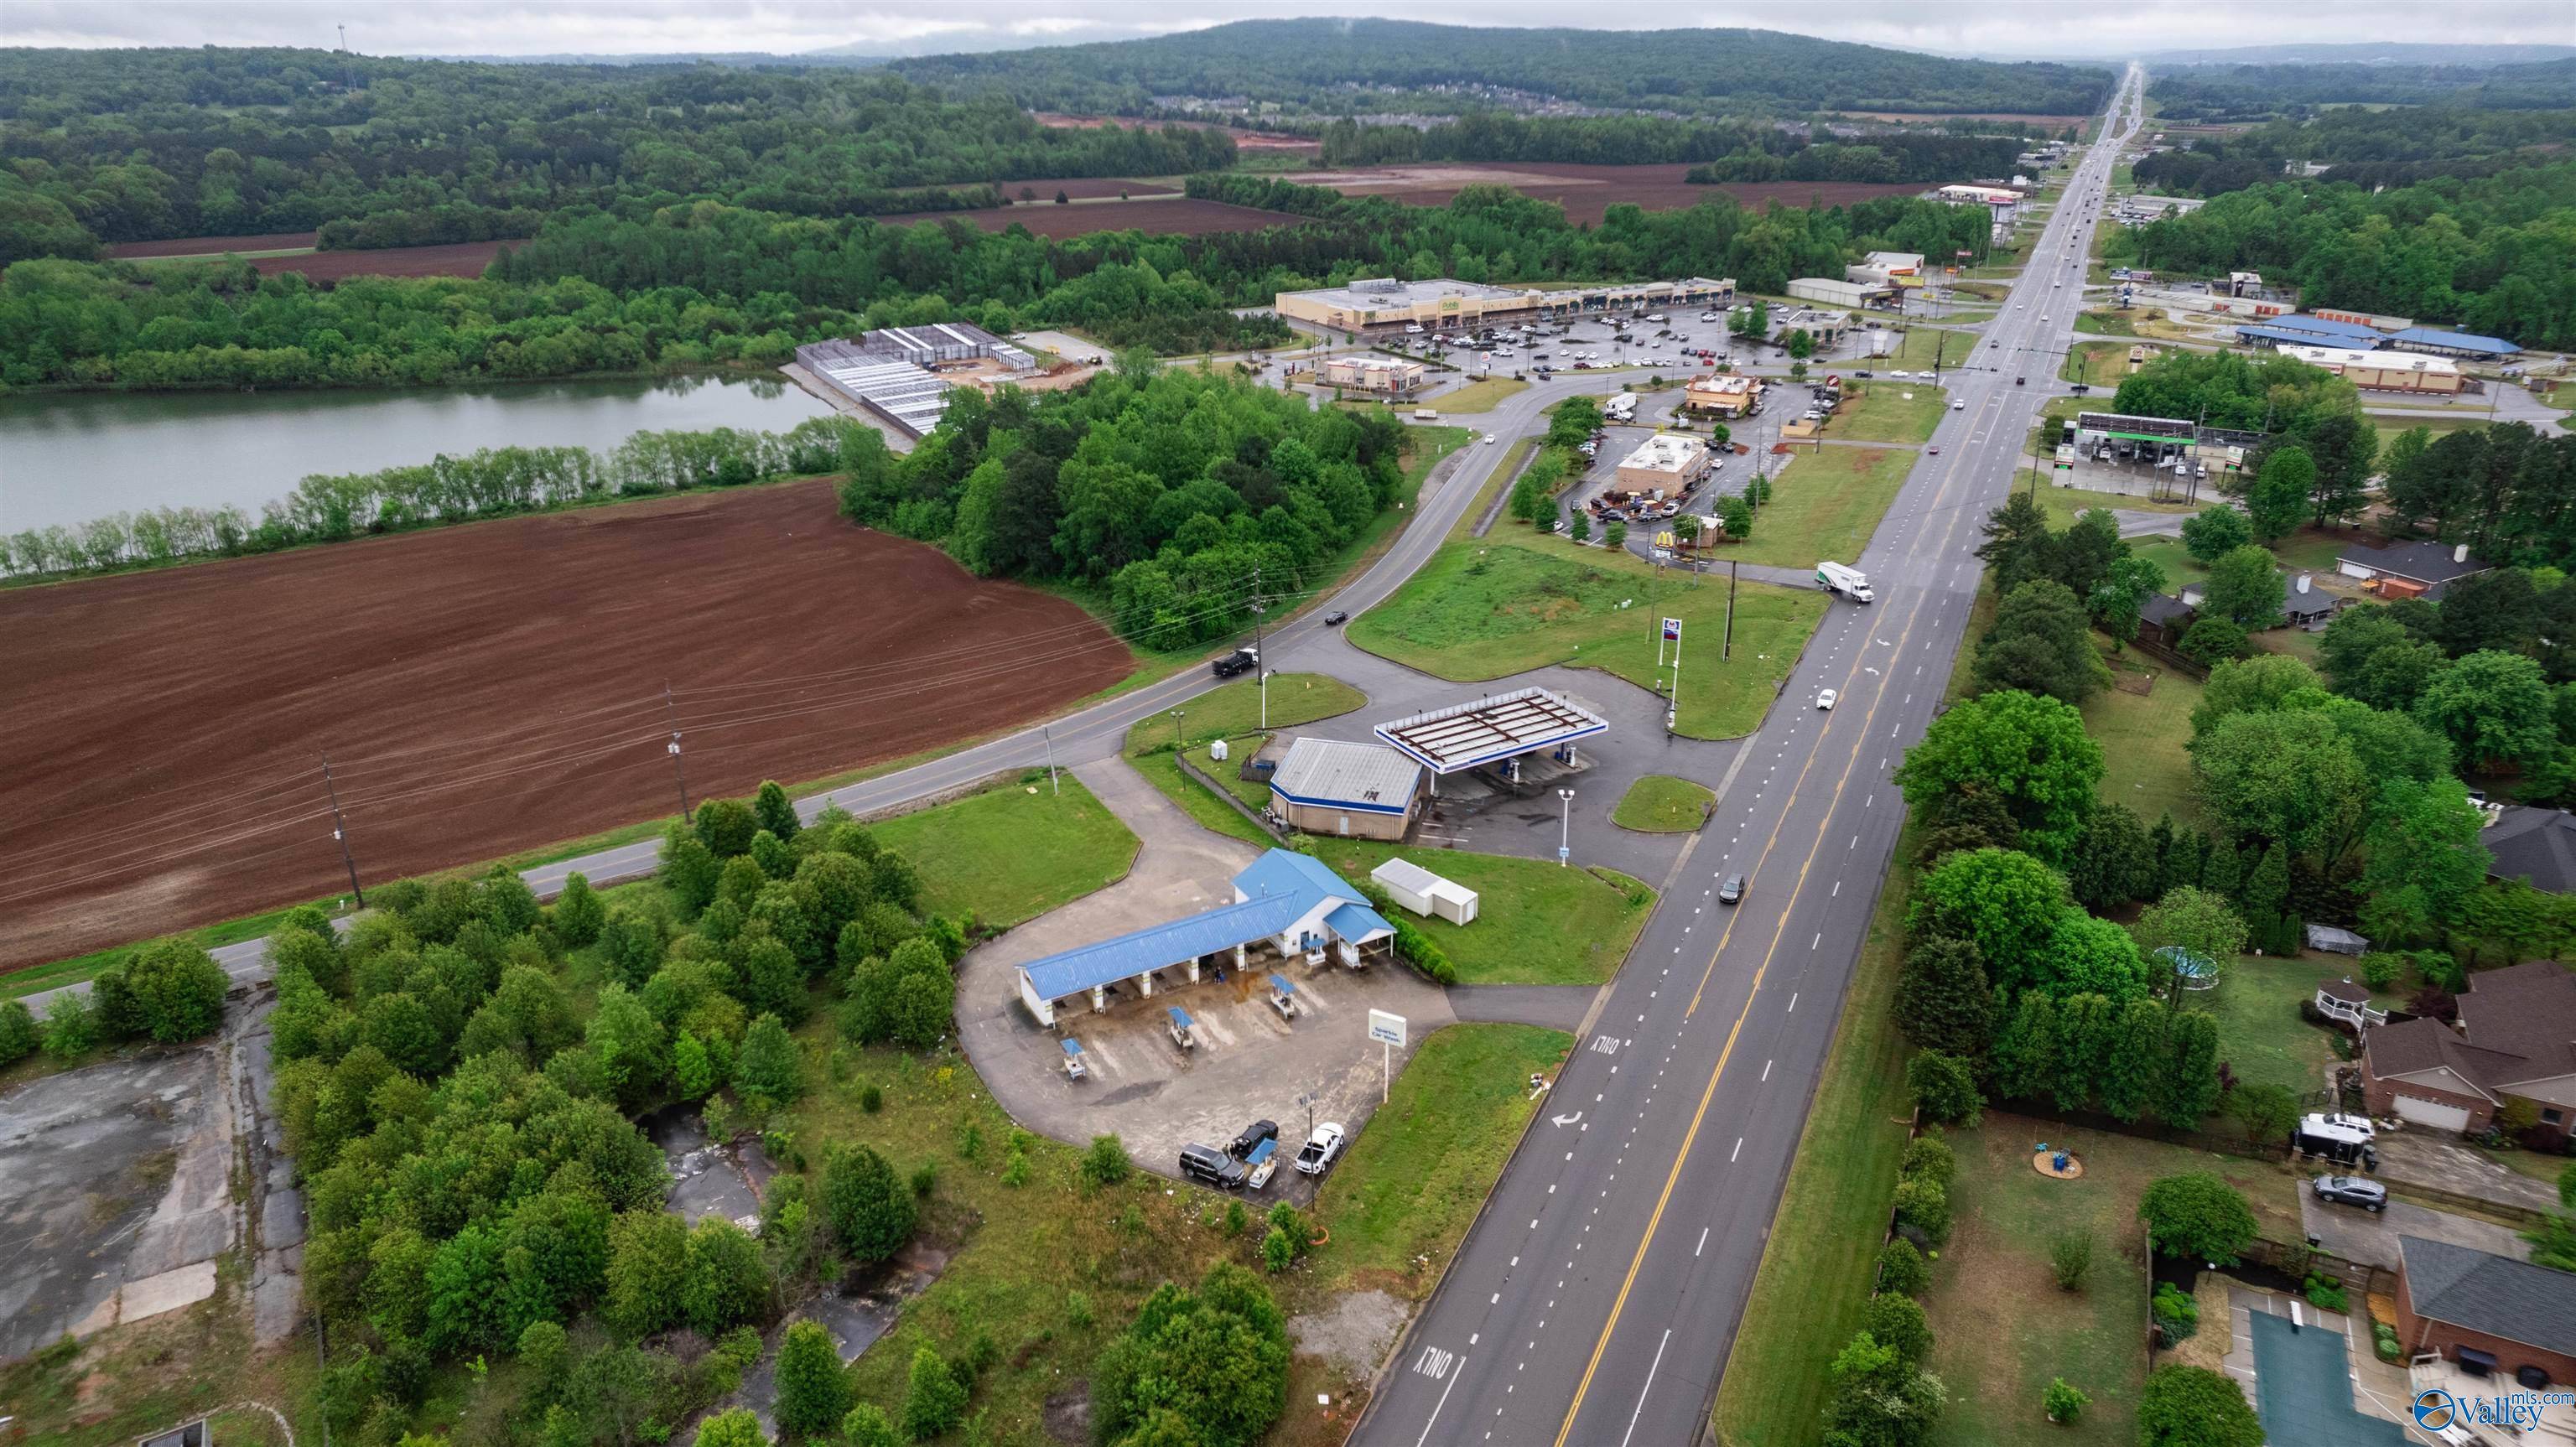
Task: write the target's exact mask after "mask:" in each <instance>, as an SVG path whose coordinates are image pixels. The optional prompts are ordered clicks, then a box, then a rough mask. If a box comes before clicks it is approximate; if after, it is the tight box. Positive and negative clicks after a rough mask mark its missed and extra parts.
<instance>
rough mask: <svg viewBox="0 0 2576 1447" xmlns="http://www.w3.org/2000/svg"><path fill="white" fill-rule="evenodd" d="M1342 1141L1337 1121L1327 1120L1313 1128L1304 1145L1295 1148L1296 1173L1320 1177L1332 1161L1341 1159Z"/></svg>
mask: <svg viewBox="0 0 2576 1447" xmlns="http://www.w3.org/2000/svg"><path fill="white" fill-rule="evenodd" d="M1343 1139H1344V1136H1343V1133H1342V1127H1341V1124H1340V1123H1339V1122H1338V1121H1329V1120H1328V1121H1326V1122H1324V1123H1323V1124H1322V1125H1319V1126H1317V1127H1315V1133H1314V1134H1313V1135H1311V1136H1308V1137H1307V1138H1306V1143H1305V1144H1304V1145H1302V1146H1300V1147H1298V1148H1297V1169H1298V1171H1299V1172H1300V1173H1302V1174H1304V1175H1309V1176H1320V1175H1322V1174H1323V1173H1324V1172H1325V1171H1326V1170H1328V1169H1330V1168H1331V1166H1332V1164H1333V1162H1334V1161H1336V1160H1339V1159H1340V1158H1341V1154H1342V1141H1343Z"/></svg>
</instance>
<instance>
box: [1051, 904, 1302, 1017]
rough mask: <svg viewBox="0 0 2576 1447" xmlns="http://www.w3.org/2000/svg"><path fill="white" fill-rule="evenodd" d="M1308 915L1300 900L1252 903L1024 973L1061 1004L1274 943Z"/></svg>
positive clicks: (1067, 955)
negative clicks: (1149, 974)
mask: <svg viewBox="0 0 2576 1447" xmlns="http://www.w3.org/2000/svg"><path fill="white" fill-rule="evenodd" d="M1305 912H1306V904H1305V901H1303V900H1300V899H1293V898H1269V899H1248V900H1245V901H1244V902H1243V903H1241V904H1229V905H1222V906H1219V907H1218V908H1216V909H1211V910H1206V911H1204V912H1202V913H1199V914H1194V915H1190V916H1188V917H1187V918H1184V919H1176V920H1173V921H1171V922H1170V923H1168V924H1158V925H1153V926H1150V927H1148V928H1145V929H1140V930H1137V931H1135V932H1133V933H1130V934H1123V935H1120V936H1118V937H1117V938H1116V939H1108V940H1102V941H1101V942H1100V943H1098V944H1095V945H1084V946H1082V947H1081V948H1080V949H1072V950H1066V951H1064V952H1063V953H1061V954H1054V955H1049V956H1047V957H1046V958H1044V959H1041V960H1031V961H1030V962H1029V963H1027V964H1025V965H1022V966H1020V969H1021V970H1022V971H1023V972H1024V973H1026V974H1027V975H1028V977H1029V983H1030V984H1031V985H1032V986H1034V987H1036V989H1037V992H1038V995H1039V996H1040V997H1041V998H1043V999H1048V1000H1061V999H1064V998H1066V997H1067V996H1071V995H1079V994H1082V993H1083V992H1084V991H1087V990H1091V989H1094V988H1096V987H1098V986H1101V985H1106V984H1110V983H1112V982H1113V981H1117V980H1125V979H1132V978H1134V977H1135V976H1137V975H1141V974H1143V973H1145V972H1146V971H1147V970H1155V969H1160V968H1162V967H1163V966H1165V965H1177V964H1182V963H1184V962H1186V961H1189V960H1194V959H1197V958H1198V957H1199V956H1201V955H1209V954H1214V953H1216V952H1217V951H1218V950H1226V949H1232V948H1234V947H1235V946H1236V945H1244V944H1250V943H1252V942H1253V941H1254V940H1259V939H1268V938H1269V937H1271V936H1272V935H1275V934H1277V933H1279V932H1280V931H1281V930H1284V929H1286V928H1287V927H1288V926H1289V925H1291V924H1294V923H1296V920H1297V916H1299V915H1301V914H1304V913H1305Z"/></svg>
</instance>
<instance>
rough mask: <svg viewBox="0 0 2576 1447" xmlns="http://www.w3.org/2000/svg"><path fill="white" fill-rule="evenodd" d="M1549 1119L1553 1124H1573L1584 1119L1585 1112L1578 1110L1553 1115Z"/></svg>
mask: <svg viewBox="0 0 2576 1447" xmlns="http://www.w3.org/2000/svg"><path fill="white" fill-rule="evenodd" d="M1547 1119H1548V1123H1549V1124H1551V1125H1572V1124H1574V1123H1575V1122H1576V1121H1578V1120H1581V1119H1583V1112H1581V1111H1579V1110H1578V1111H1576V1112H1575V1113H1574V1114H1572V1115H1552V1116H1549V1117H1548V1118H1547Z"/></svg>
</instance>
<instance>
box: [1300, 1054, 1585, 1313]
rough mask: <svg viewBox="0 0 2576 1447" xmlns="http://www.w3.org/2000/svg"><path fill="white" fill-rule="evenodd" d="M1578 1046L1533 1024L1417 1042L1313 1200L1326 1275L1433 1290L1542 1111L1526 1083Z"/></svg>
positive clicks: (1358, 1284)
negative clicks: (1327, 1237)
mask: <svg viewBox="0 0 2576 1447" xmlns="http://www.w3.org/2000/svg"><path fill="white" fill-rule="evenodd" d="M1573 1045H1574V1037H1573V1036H1571V1035H1568V1034H1566V1033H1564V1032H1563V1031H1561V1030H1543V1029H1540V1028H1538V1027H1537V1026H1534V1025H1451V1026H1449V1027H1447V1028H1446V1029H1443V1030H1440V1031H1438V1032H1437V1033H1435V1034H1433V1035H1432V1036H1431V1038H1430V1039H1428V1040H1425V1041H1423V1042H1422V1048H1421V1049H1420V1050H1418V1051H1416V1052H1415V1053H1414V1056H1413V1060H1412V1063H1410V1064H1408V1065H1406V1066H1405V1067H1404V1073H1403V1074H1402V1075H1400V1076H1397V1077H1396V1080H1395V1088H1394V1090H1393V1092H1392V1093H1391V1094H1389V1096H1388V1097H1387V1102H1386V1104H1384V1105H1382V1106H1379V1107H1378V1110H1377V1114H1375V1115H1373V1116H1370V1117H1369V1121H1368V1127H1367V1128H1366V1129H1365V1130H1362V1131H1361V1132H1360V1134H1359V1139H1358V1140H1356V1141H1354V1142H1353V1143H1352V1145H1351V1149H1350V1154H1349V1155H1348V1156H1347V1157H1345V1158H1344V1159H1343V1161H1342V1163H1341V1164H1340V1165H1339V1166H1337V1167H1335V1168H1334V1170H1333V1173H1332V1174H1331V1175H1330V1176H1328V1177H1326V1178H1325V1180H1324V1189H1323V1190H1322V1191H1321V1192H1319V1193H1318V1194H1317V1195H1316V1197H1315V1206H1314V1211H1315V1216H1316V1219H1317V1220H1318V1221H1320V1222H1321V1223H1322V1224H1323V1227H1324V1229H1325V1230H1327V1231H1329V1232H1331V1233H1332V1240H1331V1242H1330V1243H1329V1244H1327V1245H1326V1246H1325V1247H1324V1248H1323V1252H1322V1255H1321V1257H1320V1259H1319V1261H1318V1266H1319V1269H1320V1271H1321V1272H1322V1273H1323V1276H1324V1279H1325V1280H1326V1281H1327V1282H1328V1283H1329V1284H1331V1285H1334V1286H1337V1287H1349V1288H1363V1287H1377V1288H1382V1289H1387V1288H1391V1289H1394V1290H1396V1291H1397V1293H1398V1294H1399V1295H1402V1296H1406V1297H1408V1298H1411V1299H1416V1300H1418V1299H1420V1298H1422V1297H1424V1296H1427V1295H1429V1294H1430V1291H1431V1287H1432V1284H1433V1283H1434V1282H1437V1281H1438V1280H1439V1279H1440V1273H1441V1272H1443V1271H1445V1270H1447V1269H1448V1267H1449V1259H1450V1257H1451V1256H1452V1255H1453V1254H1455V1252H1456V1251H1457V1249H1458V1243H1459V1242H1460V1241H1461V1240H1463V1239H1465V1237H1466V1234H1467V1227H1468V1225H1469V1224H1470V1223H1471V1222H1473V1221H1474V1220H1475V1219H1476V1212H1477V1210H1478V1208H1480V1207H1481V1206H1483V1204H1484V1201H1485V1193H1486V1192H1488V1191H1490V1190H1492V1189H1493V1185H1494V1180H1495V1178H1496V1177H1498V1176H1500V1175H1501V1174H1502V1170H1503V1162H1504V1161H1505V1160H1507V1159H1509V1158H1510V1156H1511V1153H1512V1147H1513V1145H1514V1144H1515V1143H1516V1142H1518V1141H1519V1140H1520V1138H1521V1133H1522V1131H1523V1130H1524V1129H1526V1128H1527V1127H1528V1125H1529V1120H1530V1116H1531V1115H1533V1114H1534V1113H1536V1111H1537V1110H1538V1106H1539V1101H1534V1100H1532V1099H1531V1098H1530V1092H1529V1086H1528V1081H1529V1077H1530V1076H1531V1075H1533V1074H1536V1075H1544V1076H1547V1077H1548V1078H1550V1079H1554V1078H1555V1075H1556V1071H1557V1067H1558V1066H1559V1065H1561V1064H1563V1063H1564V1061H1565V1055H1566V1052H1567V1051H1568V1050H1570V1049H1572V1048H1573ZM1542 1099H1543V1097H1542Z"/></svg>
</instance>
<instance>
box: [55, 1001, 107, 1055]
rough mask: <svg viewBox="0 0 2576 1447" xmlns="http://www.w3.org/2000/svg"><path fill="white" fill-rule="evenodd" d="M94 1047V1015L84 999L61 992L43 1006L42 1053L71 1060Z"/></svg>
mask: <svg viewBox="0 0 2576 1447" xmlns="http://www.w3.org/2000/svg"><path fill="white" fill-rule="evenodd" d="M96 1044H98V1011H97V1010H95V1009H93V1008H91V1006H90V1003H89V999H88V997H87V996H84V995H76V994H73V993H72V992H71V991H69V990H65V991H63V992H61V993H60V994H57V995H55V996H54V998H53V999H52V1000H50V1001H48V1002H47V1003H46V1005H45V1053H46V1054H47V1055H50V1056H52V1057H53V1058H55V1059H56V1060H74V1059H78V1058H79V1057H81V1056H83V1055H86V1054H88V1053H89V1052H90V1048H91V1047H92V1046H95V1045H96Z"/></svg>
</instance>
